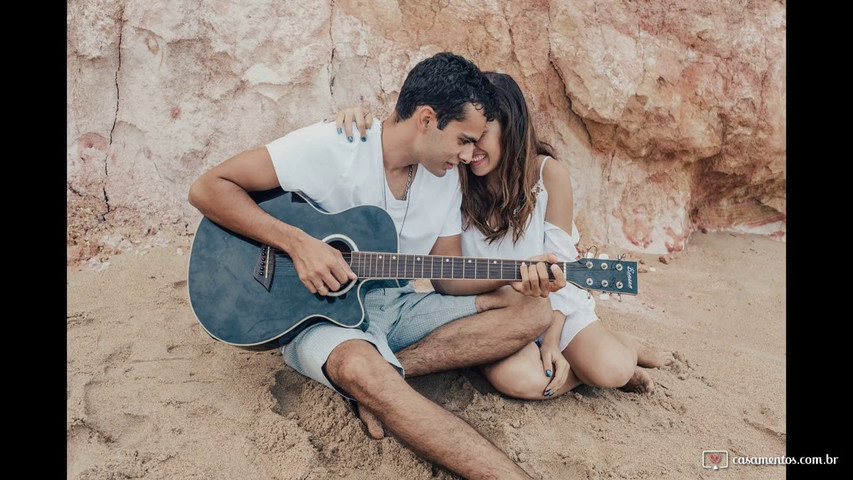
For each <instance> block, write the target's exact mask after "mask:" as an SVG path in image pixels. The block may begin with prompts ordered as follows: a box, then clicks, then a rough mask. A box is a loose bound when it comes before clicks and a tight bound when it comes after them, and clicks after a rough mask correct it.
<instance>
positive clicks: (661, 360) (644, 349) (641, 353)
mask: <svg viewBox="0 0 853 480" xmlns="http://www.w3.org/2000/svg"><path fill="white" fill-rule="evenodd" d="M614 335H616V337H617V338H618V339H619V341H621V342H622V343H624V344H625V345H627V346H629V347H631V348H634V349H636V351H637V365H639V366H641V367H646V368H661V367H665V366H668V365H671V364H673V363H674V362H675V357H674V356H673V355H672V352H671V351H669V350H664V349H662V348H657V347H653V346H652V345H651V344H649V343H648V342H646V341H645V340H641V339H640V338H638V337H635V336H634V335H631V334H630V333H626V332H615V333H614Z"/></svg>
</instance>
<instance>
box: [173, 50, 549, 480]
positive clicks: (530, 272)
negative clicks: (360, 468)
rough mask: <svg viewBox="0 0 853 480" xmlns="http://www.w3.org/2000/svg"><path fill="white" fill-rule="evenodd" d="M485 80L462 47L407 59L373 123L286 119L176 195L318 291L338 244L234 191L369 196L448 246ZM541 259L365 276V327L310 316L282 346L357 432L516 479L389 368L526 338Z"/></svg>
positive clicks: (508, 466) (542, 277)
mask: <svg viewBox="0 0 853 480" xmlns="http://www.w3.org/2000/svg"><path fill="white" fill-rule="evenodd" d="M492 88H493V87H492V86H491V84H490V82H489V81H488V80H487V79H486V78H485V77H484V76H483V74H482V73H481V72H480V71H479V69H477V67H476V66H475V65H474V64H472V63H471V62H469V61H468V60H465V59H464V58H462V57H459V56H457V55H453V54H451V53H447V52H445V53H440V54H437V55H435V56H433V57H431V58H428V59H426V60H423V61H422V62H420V63H418V64H417V65H416V66H415V67H414V68H413V69H412V71H411V72H409V74H408V75H407V77H406V80H405V82H404V84H403V86H402V88H401V90H400V95H399V98H398V101H397V105H396V107H395V111H394V112H393V113H392V114H391V115H390V116H389V117H388V118H387V119H385V120H384V121H383V122H382V123H381V125H380V128H381V134H380V135H372V136H369V138H365V139H362V141H361V142H352V141H351V140H350V141H347V140H345V139H343V137H342V136H340V135H337V134H336V132H335V126H334V124H330V123H323V122H320V123H317V124H314V125H310V126H307V127H304V128H301V129H298V130H296V131H293V132H291V133H290V134H288V135H285V136H284V137H282V138H279V139H278V140H275V141H273V142H271V143H270V144H268V145H266V146H265V147H260V148H256V149H253V150H249V151H246V152H243V153H240V154H238V155H236V156H235V157H233V158H231V159H229V160H227V161H225V162H223V163H222V164H220V165H218V166H216V167H214V168H213V169H211V170H210V171H209V172H207V173H205V174H204V175H202V176H201V177H200V178H199V179H198V180H197V181H196V182H195V183H194V184H193V185H192V187H191V189H190V194H189V201H190V203H191V204H192V205H193V206H195V207H196V208H198V209H199V210H200V211H201V212H202V213H203V214H204V215H205V216H207V217H208V218H209V219H210V220H212V221H214V222H216V223H218V224H220V225H222V226H224V227H226V228H228V229H230V230H232V231H235V232H237V233H240V234H243V235H246V236H248V237H251V238H254V239H255V240H258V241H260V242H263V243H265V244H268V245H272V246H274V247H276V248H279V249H281V250H283V251H285V252H287V253H288V255H290V257H291V258H292V260H293V263H294V266H295V267H296V270H297V273H298V275H299V278H300V280H301V281H302V283H303V284H304V285H305V288H307V289H308V290H309V291H311V292H312V293H316V294H318V295H327V294H329V292H332V291H335V290H337V289H338V288H339V287H340V286H341V285H342V284H343V283H345V282H347V281H348V280H350V279H355V278H356V275H355V274H354V273H353V271H352V270H351V269H350V267H349V265H348V264H347V263H346V261H345V260H344V258H343V256H342V255H341V254H340V252H338V251H337V250H335V249H334V248H332V247H330V246H328V245H327V244H325V243H323V242H322V241H320V240H318V239H316V238H313V237H311V236H309V235H308V234H306V233H305V232H303V231H302V230H300V229H299V228H297V227H294V226H291V225H287V224H285V223H284V222H282V221H280V220H278V219H276V218H274V217H272V216H271V215H269V214H267V213H266V212H264V211H263V210H262V209H261V208H260V207H258V206H257V204H256V203H255V202H254V201H252V199H251V198H250V197H249V195H248V193H247V192H251V191H258V190H267V189H271V188H276V187H281V188H283V189H284V190H293V191H296V190H298V191H301V192H303V193H304V194H306V195H307V196H308V197H309V198H311V199H312V200H313V201H314V202H315V203H317V204H319V205H320V206H321V207H322V208H323V209H325V210H326V211H330V212H336V211H340V210H343V209H346V208H351V207H354V206H358V205H376V206H380V207H382V208H384V209H385V210H386V211H388V213H389V214H390V215H391V217H392V218H393V220H394V223H395V226H396V228H397V231H398V236H399V245H400V252H401V253H411V254H427V253H429V254H432V255H446V256H459V255H461V243H460V233H461V212H460V204H461V203H460V202H461V198H462V197H461V195H462V193H461V190H460V186H459V179H458V173H457V170H456V166H457V165H458V164H459V162H470V161H471V156H472V154H473V147H474V143H475V142H476V141H477V140H478V138H479V137H480V136H481V135H482V133H483V131H484V129H485V125H486V122H487V120H488V119H492V118H494V116H495V112H496V106H495V100H494V98H493V96H494V92H493V90H492ZM537 260H548V261H550V262H556V256H554V255H549V256H542V257H541V258H540V257H537ZM554 268H555V270H554V272H555V276H556V277H557V280H556V281H554V282H548V280H547V278H548V275H547V270H546V268H545V264H544V262H542V261H540V262H538V263H535V264H532V265H530V266H522V268H521V273H522V277H523V278H524V281H522V282H517V283H514V284H513V285H512V288H510V287H507V286H505V285H506V284H507V282H499V281H494V280H488V281H485V280H483V281H481V280H456V281H447V280H436V281H433V285H434V287H435V290H436V292H429V293H415V292H414V289H413V288H412V286H411V285H410V284H409V285H406V286H404V287H400V288H377V289H373V290H371V291H369V292H368V293H367V294H366V296H365V310H366V312H367V314H368V318H369V319H370V322H369V326H368V327H367V329H366V330H365V331H362V330H360V329H357V328H342V327H339V326H337V325H334V324H331V323H328V322H322V323H318V324H315V325H312V326H311V327H309V328H307V329H305V330H303V331H302V332H301V333H300V334H299V335H297V336H296V337H295V338H294V339H293V340H292V341H291V342H290V343H288V344H286V345H284V346H283V347H282V354H283V355H284V359H285V362H286V363H287V364H288V365H289V366H291V367H292V368H294V369H295V370H296V371H298V372H299V373H301V374H303V375H305V376H308V377H310V378H312V379H314V380H316V381H318V382H320V383H322V384H324V385H326V386H328V387H329V388H332V389H334V390H335V391H336V392H338V393H340V394H341V395H343V396H344V397H346V398H348V399H355V401H357V402H358V408H359V415H360V416H361V418H362V420H364V421H365V423H366V424H367V428H368V432H369V434H370V435H371V436H373V437H381V436H382V435H383V434H384V432H383V430H382V428H383V425H384V428H387V429H388V430H389V431H390V432H391V433H392V434H393V435H394V436H395V437H396V438H397V439H399V440H400V441H401V442H402V443H403V444H405V445H407V446H408V447H409V448H411V449H412V450H413V451H414V452H415V453H416V454H418V455H419V456H421V457H423V458H425V459H427V460H430V461H432V462H435V463H437V464H439V465H441V466H443V467H445V468H447V469H449V470H451V471H453V472H455V473H457V474H459V475H462V476H464V477H466V478H529V477H528V476H527V475H526V473H525V472H524V471H523V470H522V469H521V468H520V467H518V466H517V465H516V464H514V463H513V462H512V461H511V460H510V459H509V458H508V457H507V456H506V455H505V454H504V453H503V452H501V451H500V450H499V449H497V448H496V447H495V446H494V445H493V444H492V443H491V442H489V441H488V440H486V439H485V438H483V437H482V436H481V435H480V434H478V433H477V432H476V431H475V430H474V429H473V428H471V427H470V426H469V425H467V424H466V423H465V422H464V421H462V420H461V419H460V418H458V417H456V416H455V415H453V414H451V413H450V412H447V411H446V410H444V409H442V408H441V407H440V406H438V405H436V404H434V403H433V402H431V401H430V400H428V399H427V398H425V397H423V396H422V395H420V394H419V393H418V392H417V391H415V390H414V389H412V388H411V387H410V386H409V385H408V384H407V383H406V381H405V380H404V378H403V375H404V374H405V375H408V376H414V375H423V374H426V373H432V372H437V371H443V370H449V369H454V368H460V367H468V366H473V365H479V364H483V363H488V362H491V361H494V360H497V359H500V358H504V357H506V356H508V355H510V354H512V353H514V352H516V351H518V350H519V349H520V348H521V347H522V346H524V345H526V344H528V343H530V342H531V341H533V340H534V339H535V338H536V337H537V335H539V334H540V333H541V332H542V331H544V330H545V328H547V322H548V315H547V312H548V311H549V310H550V306H549V304H548V302H547V300H546V299H545V298H542V297H546V296H547V294H548V293H549V292H550V291H554V290H556V289H559V288H561V287H562V286H564V285H565V276H564V275H563V274H562V272H561V271H560V270H559V269H558V268H556V267H554ZM499 287H502V288H499ZM513 288H514V289H515V290H517V291H518V292H521V293H524V294H525V295H520V294H518V293H516V292H515V291H513ZM483 292H487V293H483ZM477 294H479V295H477ZM377 419H378V421H377ZM379 422H381V424H380V423H379Z"/></svg>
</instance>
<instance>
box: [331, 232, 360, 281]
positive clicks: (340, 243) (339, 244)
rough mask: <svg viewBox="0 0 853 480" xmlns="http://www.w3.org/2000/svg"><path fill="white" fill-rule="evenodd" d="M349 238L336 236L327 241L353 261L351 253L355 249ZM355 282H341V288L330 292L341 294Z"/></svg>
mask: <svg viewBox="0 0 853 480" xmlns="http://www.w3.org/2000/svg"><path fill="white" fill-rule="evenodd" d="M348 240H349V239H348V238H346V239H345V238H341V237H337V236H335V237H333V238H329V239H327V240H326V243H328V244H329V246H330V247H332V248H334V249H335V250H337V251H339V252H341V253H342V254H343V256H344V260H346V261H347V262H351V261H350V254H351V253H352V251H353V247H352V246H351V245H350V243H349V242H348ZM350 265H352V263H350ZM354 282H355V280H347V281H346V283H342V284H341V288H339V289H337V290H335V291H333V292H330V293H331V294H332V295H334V294H336V293H337V294H338V295H341V294H343V293H345V292H346V291H347V290H349V289H350V287H351V286H352V284H353V283H354Z"/></svg>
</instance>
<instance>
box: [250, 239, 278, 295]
mask: <svg viewBox="0 0 853 480" xmlns="http://www.w3.org/2000/svg"><path fill="white" fill-rule="evenodd" d="M253 273H254V277H255V280H257V281H258V282H260V284H261V285H263V286H264V288H266V289H267V291H268V292H269V291H270V287H271V286H272V277H273V274H274V273H275V249H274V248H273V247H271V246H269V245H261V255H260V256H259V257H258V263H256V264H255V270H254V272H253Z"/></svg>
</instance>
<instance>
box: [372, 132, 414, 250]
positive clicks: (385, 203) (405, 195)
mask: <svg viewBox="0 0 853 480" xmlns="http://www.w3.org/2000/svg"><path fill="white" fill-rule="evenodd" d="M384 127H385V122H384V121H383V122H382V123H380V124H379V128H380V131H379V139H380V141H381V142H382V144H383V145H384V144H385V128H384ZM414 177H415V165H414V164H410V165H409V174H408V176H407V178H406V191H405V192H403V198H401V200H405V201H406V211H405V212H404V213H403V221H402V222H401V223H400V230H399V231H398V232H397V237H398V238H399V237H400V236H401V235H402V234H403V227H405V226H406V218H408V216H409V190H411V188H412V180H413V179H414ZM382 184H383V185H382V200H383V206H384V208H385V211H386V212H388V190H390V189H391V188H390V187H389V186H388V176H387V175H385V166H384V165H383V166H382ZM393 193H394V192H391V194H392V195H393ZM388 213H389V214H390V213H391V212H388Z"/></svg>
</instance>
